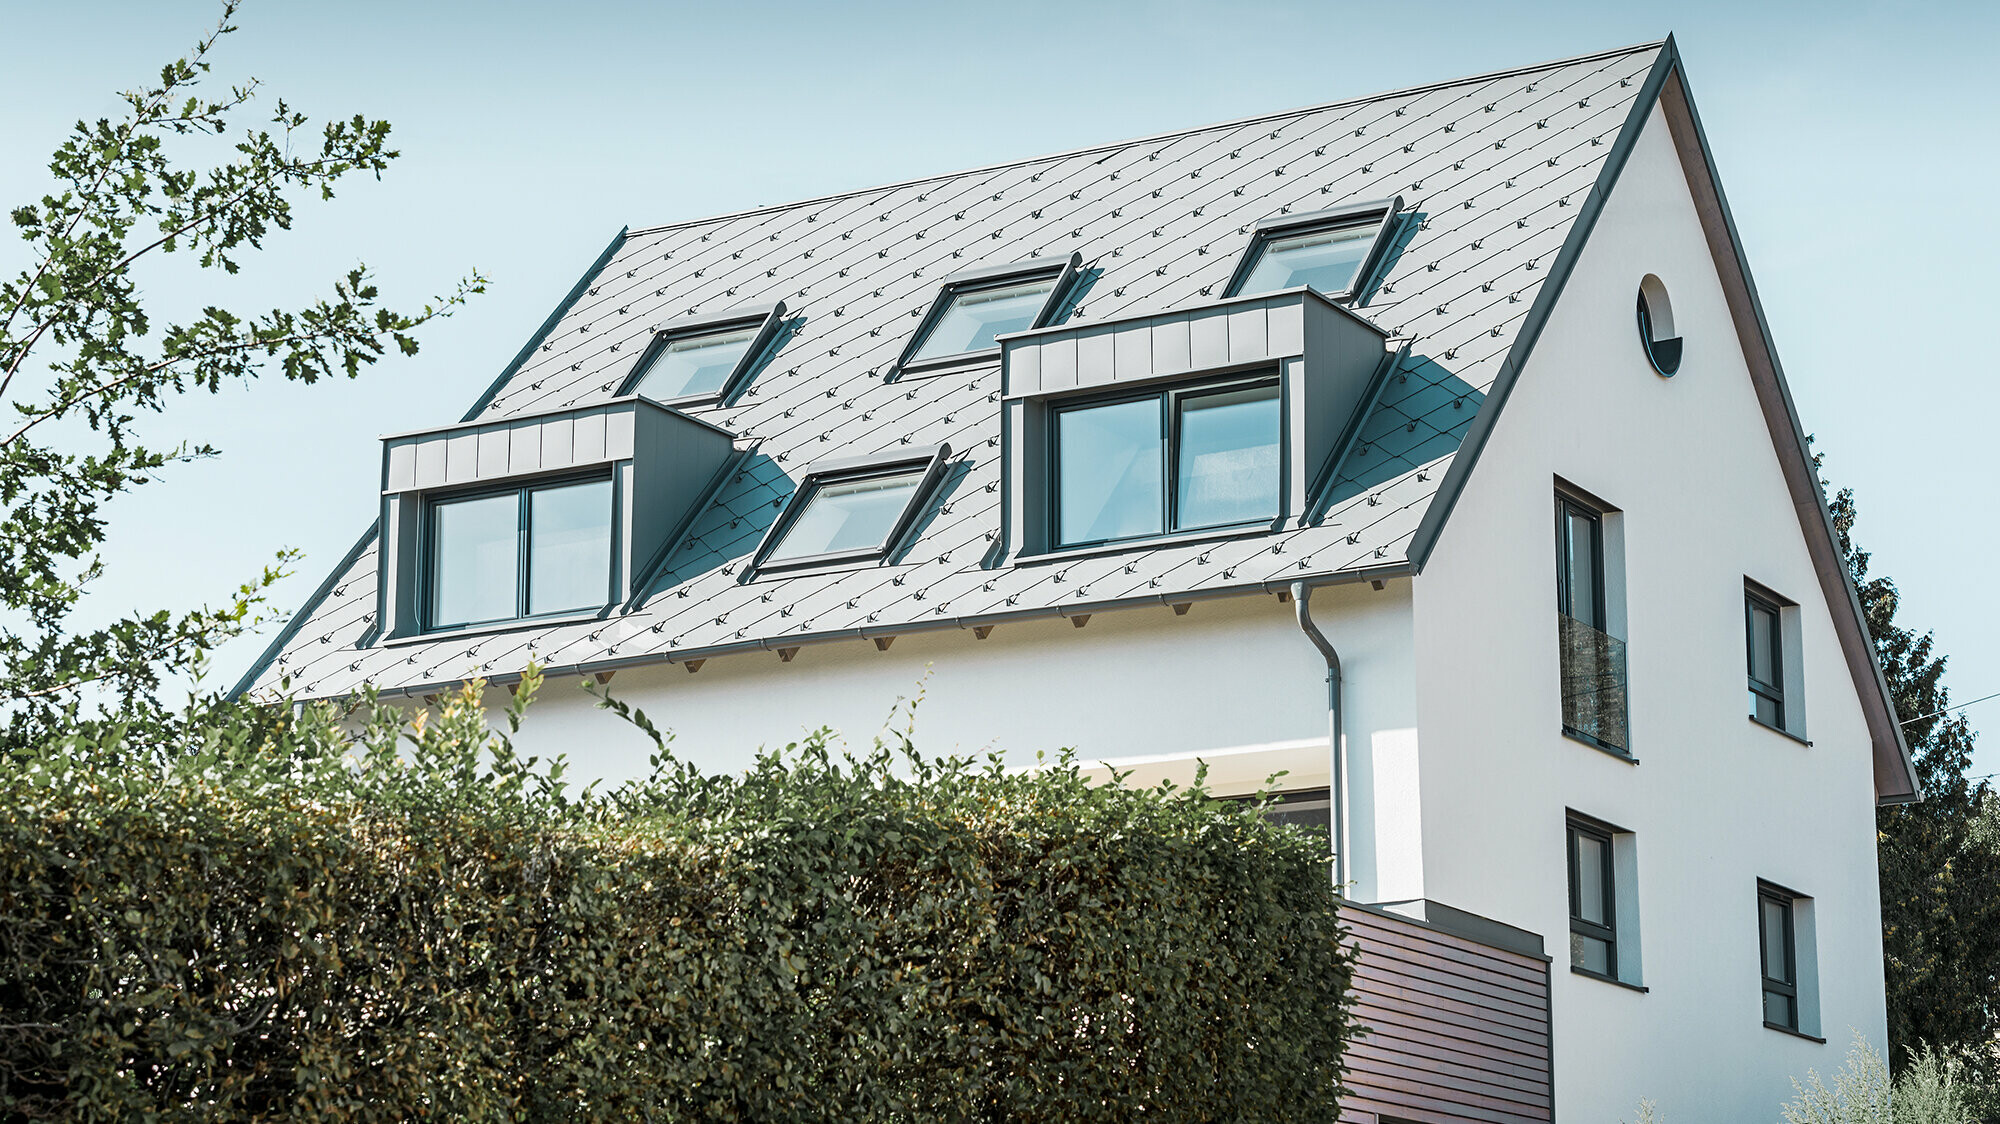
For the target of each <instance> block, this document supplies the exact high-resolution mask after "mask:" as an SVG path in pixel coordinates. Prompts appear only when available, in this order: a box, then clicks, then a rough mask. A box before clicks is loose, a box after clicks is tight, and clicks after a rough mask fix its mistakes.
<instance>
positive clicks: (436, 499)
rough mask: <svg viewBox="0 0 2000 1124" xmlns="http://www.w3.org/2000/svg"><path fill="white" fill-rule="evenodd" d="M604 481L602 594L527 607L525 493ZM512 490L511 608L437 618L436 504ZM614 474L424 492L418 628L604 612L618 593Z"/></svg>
mask: <svg viewBox="0 0 2000 1124" xmlns="http://www.w3.org/2000/svg"><path fill="white" fill-rule="evenodd" d="M600 482H602V483H608V484H610V485H611V503H610V510H609V511H607V512H606V515H607V516H608V518H607V526H608V527H609V530H610V535H611V564H610V565H608V566H606V567H605V568H604V600H602V601H600V602H598V603H597V604H596V605H595V606H579V607H577V608H573V609H557V610H553V611H550V612H546V613H529V612H528V611H527V610H528V589H529V584H530V581H531V577H530V568H529V564H530V550H529V547H530V545H531V542H532V538H533V536H532V534H531V532H532V527H531V525H530V515H531V511H532V507H531V504H530V502H529V496H530V495H532V494H533V493H535V492H538V491H543V490H547V489H552V488H567V487H570V486H572V485H576V484H596V483H600ZM509 494H511V495H513V496H514V497H515V500H514V612H513V613H512V614H511V615H508V616H504V617H488V618H485V619H483V620H476V621H453V622H451V623H449V624H439V623H437V593H438V585H439V583H438V575H437V561H438V559H437V547H438V542H437V510H438V508H440V507H443V506H448V505H450V504H454V503H462V502H465V501H468V500H480V499H490V498H492V497H494V496H505V495H509ZM618 498H619V497H618V476H617V473H615V472H611V471H609V470H608V469H604V468H599V469H595V470H590V471H585V472H572V473H565V474H563V475H561V476H553V477H538V478H534V479H530V480H521V481H516V482H513V483H506V484H493V485H489V486H483V487H482V486H475V487H470V488H459V489H454V490H448V491H447V490H440V491H437V492H434V493H430V494H427V495H425V496H424V497H423V501H422V503H423V508H422V519H421V522H420V525H419V528H418V541H417V551H418V554H417V561H418V569H417V573H418V582H417V591H416V592H417V605H418V612H417V620H418V632H419V633H420V634H427V635H448V634H450V633H453V632H460V631H467V630H476V629H484V628H490V627H492V626H493V625H497V624H507V623H509V622H513V621H540V620H561V619H564V618H568V617H574V616H578V615H583V614H590V613H599V612H603V611H604V608H605V607H606V606H608V605H610V604H611V603H612V601H613V600H614V599H615V597H616V596H617V594H616V591H615V590H614V589H613V588H612V583H613V580H614V579H615V578H616V577H617V570H618Z"/></svg>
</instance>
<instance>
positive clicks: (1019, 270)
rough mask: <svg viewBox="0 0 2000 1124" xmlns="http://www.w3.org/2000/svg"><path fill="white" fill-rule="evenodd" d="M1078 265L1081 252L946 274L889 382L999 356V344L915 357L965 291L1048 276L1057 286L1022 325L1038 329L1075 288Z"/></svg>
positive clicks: (1046, 322)
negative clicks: (1026, 323)
mask: <svg viewBox="0 0 2000 1124" xmlns="http://www.w3.org/2000/svg"><path fill="white" fill-rule="evenodd" d="M1082 264H1083V256H1082V255H1081V254H1080V253H1073V254H1070V255H1069V256H1068V257H1047V258H1035V259H1032V260H1029V261H1024V262H1014V263H1012V264H1008V265H997V266H979V267H976V268H973V269H967V270H961V271H960V272H958V273H954V274H952V275H951V276H949V277H947V278H945V279H944V281H943V282H942V283H940V284H939V285H938V290H937V294H936V295H935V296H933V297H932V298H931V303H930V307H929V308H927V309H926V310H925V311H924V314H923V316H922V317H921V318H920V319H918V321H917V330H916V331H914V332H912V333H910V338H909V342H907V343H905V344H904V345H903V351H902V354H900V355H898V356H897V357H896V364H895V368H894V371H893V372H892V373H891V375H890V378H889V380H888V381H891V382H893V381H895V380H896V379H898V378H900V377H902V376H904V375H916V374H920V373H925V374H927V373H930V372H932V371H936V370H940V369H943V368H947V367H957V366H961V365H964V364H966V363H972V362H976V361H979V360H982V359H986V358H994V359H997V358H999V356H1000V352H1001V348H1000V346H999V345H998V344H995V345H994V346H992V347H982V348H977V349H975V350H972V351H959V352H953V353H952V354H950V355H933V356H931V357H930V358H929V359H917V358H916V357H915V356H916V354H917V352H919V351H922V350H923V347H924V343H925V342H926V341H928V340H929V339H930V335H931V332H932V331H933V330H935V329H936V328H937V326H938V321H940V320H942V319H944V315H945V313H946V312H947V311H949V310H950V308H951V306H952V304H953V302H955V301H956V300H957V299H958V298H959V297H960V296H963V295H964V294H967V293H978V292H984V291H986V290H989V289H1005V288H1008V287H1010V286H1013V285H1021V284H1026V283H1027V282H1030V281H1036V280H1040V279H1041V278H1043V277H1052V278H1054V280H1055V285H1054V286H1053V287H1052V288H1050V289H1049V295H1048V296H1047V297H1046V298H1045V299H1044V300H1043V301H1042V307H1041V310H1040V311H1039V312H1037V313H1036V314H1035V319H1034V322H1033V323H1032V324H1030V325H1029V326H1028V327H1027V328H1025V329H1023V330H1024V331H1030V332H1032V331H1034V330H1035V329H1037V328H1046V327H1049V326H1050V325H1051V324H1053V323H1055V316H1056V313H1057V312H1059V311H1061V309H1062V307H1063V304H1064V302H1065V301H1066V300H1067V299H1068V297H1069V294H1070V290H1071V289H1072V288H1074V287H1075V284H1076V275H1077V269H1078V267H1080V266H1081V265H1082Z"/></svg>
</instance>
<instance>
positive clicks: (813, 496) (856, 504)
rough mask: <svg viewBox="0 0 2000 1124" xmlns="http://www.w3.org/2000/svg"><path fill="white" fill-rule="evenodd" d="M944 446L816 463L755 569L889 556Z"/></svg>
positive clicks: (928, 487)
mask: <svg viewBox="0 0 2000 1124" xmlns="http://www.w3.org/2000/svg"><path fill="white" fill-rule="evenodd" d="M950 453H951V450H950V448H949V447H948V446H944V445H935V446H930V447H928V448H923V449H917V450H913V451H909V452H902V453H897V454H895V455H893V456H889V457H863V458H857V459H852V460H842V461H833V462H829V463H825V464H821V465H815V466H813V467H812V468H809V469H807V470H806V476H805V480H804V481H802V482H801V483H800V485H799V490H798V491H797V492H796V493H794V494H793V496H792V502H791V503H790V504H788V505H786V510H785V512H784V513H783V514H782V515H780V516H779V518H778V521H777V522H776V523H774V524H772V525H771V530H770V532H769V533H767V534H766V535H765V536H764V543H763V545H762V546H761V547H760V548H759V549H758V551H757V555H756V559H757V561H756V566H755V568H756V569H757V570H759V571H771V570H789V569H794V568H799V567H807V566H824V565H832V564H837V563H854V562H869V561H875V560H878V559H881V558H883V557H885V556H887V555H888V554H889V553H890V552H891V551H892V550H894V549H895V547H896V545H897V544H898V543H899V542H901V541H902V539H903V536H904V535H905V534H906V533H907V532H908V531H909V529H910V526H911V524H912V523H914V522H915V520H916V516H917V512H918V509H919V507H920V506H921V504H922V503H923V500H924V498H925V497H926V496H928V495H929V494H930V492H931V491H932V490H933V487H934V485H935V484H936V481H937V478H938V475H939V473H940V471H941V466H942V465H943V462H944V458H945V457H947V456H949V455H950Z"/></svg>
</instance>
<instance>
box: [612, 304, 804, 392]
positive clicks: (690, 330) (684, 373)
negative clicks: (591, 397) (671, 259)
mask: <svg viewBox="0 0 2000 1124" xmlns="http://www.w3.org/2000/svg"><path fill="white" fill-rule="evenodd" d="M784 315H785V303H784V302H783V301H779V302H777V303H776V304H762V305H744V306H741V307H737V308H731V309H727V310H724V311H722V312H715V313H707V314H704V315H700V316H688V317H684V318H682V319H679V320H675V321H671V322H669V323H667V324H665V325H663V326H662V327H661V328H660V329H659V331H658V333H657V334H656V335H654V337H653V342H652V345H651V346H650V347H648V348H646V350H645V351H644V352H643V353H641V354H640V356H639V361H638V362H637V363H635V364H633V367H632V373H631V374H629V375H627V376H626V377H625V384H624V386H622V387H621V388H620V389H619V391H618V393H619V394H621V395H623V394H643V395H645V396H646V397H647V398H650V399H652V400H653V401H655V402H664V403H668V404H670V405H675V406H690V405H704V404H707V403H710V402H719V401H722V400H723V399H726V398H728V397H730V396H731V395H732V394H734V393H735V391H736V390H737V388H738V387H740V386H741V385H742V384H743V382H744V381H745V380H746V379H748V378H749V377H750V376H751V374H752V369H753V368H754V367H756V366H757V365H758V363H759V361H760V360H761V359H762V358H763V357H764V356H766V355H769V354H770V353H771V352H772V351H773V350H774V347H773V346H772V341H773V340H775V339H776V338H777V337H778V334H779V330H780V328H781V327H782V326H783V324H782V321H783V318H784Z"/></svg>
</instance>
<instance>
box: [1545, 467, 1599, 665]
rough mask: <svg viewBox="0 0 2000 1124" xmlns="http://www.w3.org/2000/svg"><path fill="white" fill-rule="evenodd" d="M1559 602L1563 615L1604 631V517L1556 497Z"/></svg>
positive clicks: (1570, 501)
mask: <svg viewBox="0 0 2000 1124" xmlns="http://www.w3.org/2000/svg"><path fill="white" fill-rule="evenodd" d="M1556 566H1557V573H1556V603H1557V607H1558V608H1560V609H1561V610H1562V613H1563V615H1564V616H1566V617H1568V618H1570V619H1571V620H1573V621H1577V622H1578V623H1581V624H1586V625H1589V626H1590V627H1591V628H1594V629H1596V630H1598V631H1599V632H1602V631H1604V626H1605V620H1604V517H1603V515H1601V514H1599V513H1598V512H1596V511H1593V510H1591V509H1590V508H1588V507H1585V506H1584V505H1583V504H1582V503H1580V502H1578V501H1577V500H1574V499H1571V498H1570V497H1568V496H1560V495H1559V496H1557V497H1556Z"/></svg>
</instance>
